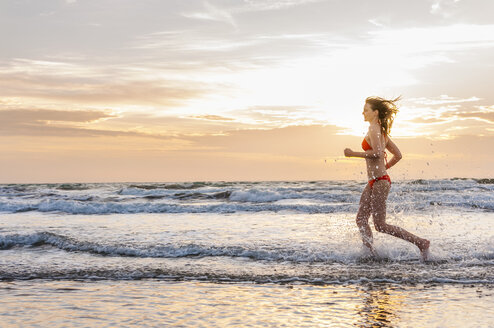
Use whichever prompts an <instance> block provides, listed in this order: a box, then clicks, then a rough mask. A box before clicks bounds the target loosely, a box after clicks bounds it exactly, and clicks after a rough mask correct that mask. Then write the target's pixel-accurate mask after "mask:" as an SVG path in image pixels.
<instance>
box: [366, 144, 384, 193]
mask: <svg viewBox="0 0 494 328" xmlns="http://www.w3.org/2000/svg"><path fill="white" fill-rule="evenodd" d="M362 149H363V150H364V151H367V150H371V149H372V147H371V146H370V145H369V143H368V142H367V140H366V139H365V138H364V140H363V141H362ZM384 159H385V160H386V165H387V164H388V159H387V156H386V152H384ZM379 180H388V181H389V184H390V185H391V178H390V177H389V175H387V174H386V175H383V176H382V177H379V178H375V179H371V180H369V186H370V187H371V189H372V185H373V184H374V182H376V181H379Z"/></svg>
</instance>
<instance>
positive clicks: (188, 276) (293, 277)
mask: <svg viewBox="0 0 494 328" xmlns="http://www.w3.org/2000/svg"><path fill="white" fill-rule="evenodd" d="M414 268H415V269H416V265H415V267H414ZM414 268H412V267H410V268H408V271H410V272H389V271H388V272H387V273H384V274H383V273H382V272H376V273H373V272H372V270H368V269H367V270H343V271H341V270H336V271H331V270H330V271H328V272H325V273H315V274H314V273H312V274H310V273H302V272H300V273H299V274H296V273H295V274H294V273H292V274H290V273H276V272H266V273H245V272H242V273H241V272H237V273H235V272H221V271H216V272H215V271H209V270H207V269H206V270H204V269H203V270H201V269H200V268H199V269H196V270H191V269H186V268H166V267H160V268H157V267H153V266H144V267H139V268H125V267H118V268H106V269H105V268H84V269H82V268H78V269H70V268H65V269H63V268H60V269H55V268H28V269H21V270H14V271H13V270H5V269H2V268H0V281H2V280H3V281H5V280H8V281H16V280H33V279H43V280H142V279H155V280H161V281H202V282H214V283H258V284H281V285H285V284H288V285H290V284H305V285H339V284H358V285H361V284H367V283H392V284H402V285H415V284H419V283H420V284H437V283H439V284H488V285H492V284H494V276H493V275H492V274H476V275H475V274H474V275H472V274H471V273H468V272H466V273H461V272H455V273H451V272H448V271H443V272H435V271H426V270H427V265H422V267H421V269H422V270H421V272H416V273H414V272H413V271H414V270H413V269H414Z"/></svg>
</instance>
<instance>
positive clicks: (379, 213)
mask: <svg viewBox="0 0 494 328" xmlns="http://www.w3.org/2000/svg"><path fill="white" fill-rule="evenodd" d="M389 188H390V185H389V183H388V182H386V181H377V182H376V183H374V188H373V191H372V194H371V208H372V217H373V220H374V227H375V228H376V230H377V231H379V232H384V233H387V234H389V235H392V236H395V237H398V238H401V239H403V240H406V241H408V242H411V243H412V244H415V245H416V246H417V247H418V248H419V250H420V253H421V254H422V258H423V259H424V260H427V256H428V254H427V253H428V250H429V245H430V242H429V241H428V240H427V239H424V238H420V237H418V236H416V235H414V234H412V233H410V232H408V231H406V230H405V229H403V228H400V227H397V226H394V225H391V224H388V223H386V199H387V198H388V193H389Z"/></svg>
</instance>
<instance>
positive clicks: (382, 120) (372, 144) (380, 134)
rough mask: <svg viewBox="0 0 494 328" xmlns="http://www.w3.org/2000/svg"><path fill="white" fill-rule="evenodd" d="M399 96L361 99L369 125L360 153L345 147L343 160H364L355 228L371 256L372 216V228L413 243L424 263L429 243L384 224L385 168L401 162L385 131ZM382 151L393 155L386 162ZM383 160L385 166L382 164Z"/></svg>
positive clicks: (387, 177) (389, 183)
mask: <svg viewBox="0 0 494 328" xmlns="http://www.w3.org/2000/svg"><path fill="white" fill-rule="evenodd" d="M399 99H400V97H398V98H396V99H393V100H387V99H383V98H380V97H368V98H367V99H366V100H365V106H364V111H363V113H362V114H363V115H364V120H365V121H367V122H369V125H370V126H369V131H368V133H367V135H366V136H365V138H364V140H363V141H362V149H363V150H364V151H363V152H356V151H353V150H351V149H349V148H346V149H345V151H344V152H345V156H346V157H360V158H365V162H366V164H367V176H368V178H369V182H368V183H367V185H366V186H365V188H364V191H363V192H362V196H361V197H360V205H359V210H358V214H357V226H358V228H359V230H360V234H361V235H362V241H363V243H364V245H365V246H366V247H368V248H369V250H370V251H371V253H372V254H373V255H376V251H375V249H374V246H373V245H372V243H373V239H372V231H371V229H370V226H369V217H370V216H371V214H372V218H373V220H374V227H375V228H376V230H377V231H379V232H384V233H387V234H390V235H392V236H395V237H398V238H401V239H404V240H406V241H409V242H411V243H413V244H415V245H416V246H417V247H418V248H419V250H420V254H421V255H422V259H423V260H427V257H428V252H429V245H430V242H429V241H428V240H427V239H423V238H420V237H417V236H415V235H414V234H412V233H410V232H408V231H406V230H405V229H402V228H400V227H397V226H393V225H390V224H387V223H386V199H387V198H388V193H389V189H390V188H391V179H390V178H389V175H388V174H387V173H386V169H389V168H391V167H393V166H394V165H395V164H396V163H398V161H399V160H400V159H401V152H400V150H399V149H398V147H397V146H396V145H395V144H394V142H393V141H392V140H391V139H390V138H389V131H390V130H391V125H392V124H393V120H394V115H396V113H397V112H398V110H397V108H396V105H395V102H396V101H398V100H399ZM385 149H387V150H389V152H390V153H391V154H393V158H391V160H390V161H389V162H388V161H387V159H386V152H385ZM385 161H386V163H385Z"/></svg>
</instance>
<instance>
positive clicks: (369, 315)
mask: <svg viewBox="0 0 494 328" xmlns="http://www.w3.org/2000/svg"><path fill="white" fill-rule="evenodd" d="M357 290H358V293H359V295H360V297H361V298H362V304H360V305H357V307H356V312H357V314H358V315H359V316H360V318H359V320H358V322H357V324H356V325H357V326H359V327H394V326H395V324H394V323H396V322H397V321H399V320H398V319H399V317H398V314H397V312H398V311H399V310H400V309H401V308H402V307H403V303H404V300H403V298H404V296H403V294H401V293H400V291H399V290H398V289H396V288H394V287H393V286H389V285H367V286H365V287H359V288H358V289H357Z"/></svg>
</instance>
